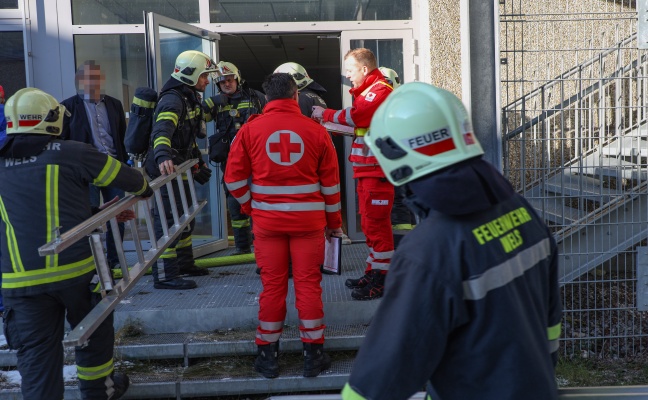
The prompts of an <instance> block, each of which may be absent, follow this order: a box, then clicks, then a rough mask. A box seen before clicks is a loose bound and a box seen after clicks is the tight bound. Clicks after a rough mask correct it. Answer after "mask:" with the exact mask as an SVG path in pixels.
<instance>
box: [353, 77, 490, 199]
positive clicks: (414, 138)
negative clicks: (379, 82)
mask: <svg viewBox="0 0 648 400" xmlns="http://www.w3.org/2000/svg"><path fill="white" fill-rule="evenodd" d="M364 141H365V143H366V144H367V145H368V146H369V149H370V150H371V151H372V152H373V153H374V155H375V156H376V158H377V159H378V163H379V164H380V167H381V168H382V169H383V171H384V172H385V175H386V176H387V179H389V181H390V182H391V183H392V184H394V185H396V186H399V185H402V184H405V183H407V182H410V181H413V180H415V179H417V178H420V177H422V176H424V175H428V174H430V173H432V172H435V171H438V170H440V169H442V168H445V167H448V166H450V165H453V164H456V163H458V162H461V161H464V160H467V159H469V158H472V157H476V156H479V155H482V154H484V150H482V147H481V145H480V144H479V142H478V141H477V138H476V137H475V134H474V132H473V128H472V123H471V122H470V117H469V116H468V112H467V111H466V108H465V107H464V105H463V104H462V103H461V101H460V100H459V99H458V98H457V97H456V96H455V95H453V94H452V93H450V92H448V91H446V90H443V89H440V88H438V87H435V86H432V85H430V84H427V83H422V82H412V83H407V84H405V85H402V86H401V87H400V88H399V89H398V90H395V91H394V92H393V93H392V94H390V95H389V96H388V97H387V99H386V100H385V101H384V102H383V103H382V104H381V105H380V107H378V110H376V113H375V114H374V116H373V118H372V120H371V126H370V128H369V131H368V132H367V135H366V136H365V137H364Z"/></svg>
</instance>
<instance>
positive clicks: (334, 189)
mask: <svg viewBox="0 0 648 400" xmlns="http://www.w3.org/2000/svg"><path fill="white" fill-rule="evenodd" d="M320 192H322V194H323V195H326V196H330V195H332V194H336V193H340V185H334V186H322V187H320Z"/></svg>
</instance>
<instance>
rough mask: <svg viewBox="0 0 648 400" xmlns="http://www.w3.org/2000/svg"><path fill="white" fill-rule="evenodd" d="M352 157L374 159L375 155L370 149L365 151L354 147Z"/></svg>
mask: <svg viewBox="0 0 648 400" xmlns="http://www.w3.org/2000/svg"><path fill="white" fill-rule="evenodd" d="M351 155H352V156H360V157H374V153H372V152H371V150H369V149H367V150H365V149H362V148H358V147H352V148H351ZM376 165H377V164H376Z"/></svg>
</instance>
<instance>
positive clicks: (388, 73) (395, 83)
mask: <svg viewBox="0 0 648 400" xmlns="http://www.w3.org/2000/svg"><path fill="white" fill-rule="evenodd" d="M378 69H379V70H380V72H381V73H382V74H383V76H384V77H385V79H387V82H388V83H389V84H390V85H392V87H393V88H394V89H396V88H397V87H399V86H400V85H401V80H400V78H399V77H398V74H397V73H396V71H394V70H393V69H391V68H387V67H380V68H378Z"/></svg>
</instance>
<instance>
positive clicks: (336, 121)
mask: <svg viewBox="0 0 648 400" xmlns="http://www.w3.org/2000/svg"><path fill="white" fill-rule="evenodd" d="M343 111H344V110H337V111H336V112H335V114H333V122H335V123H336V124H339V123H340V114H342V112H343Z"/></svg>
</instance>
